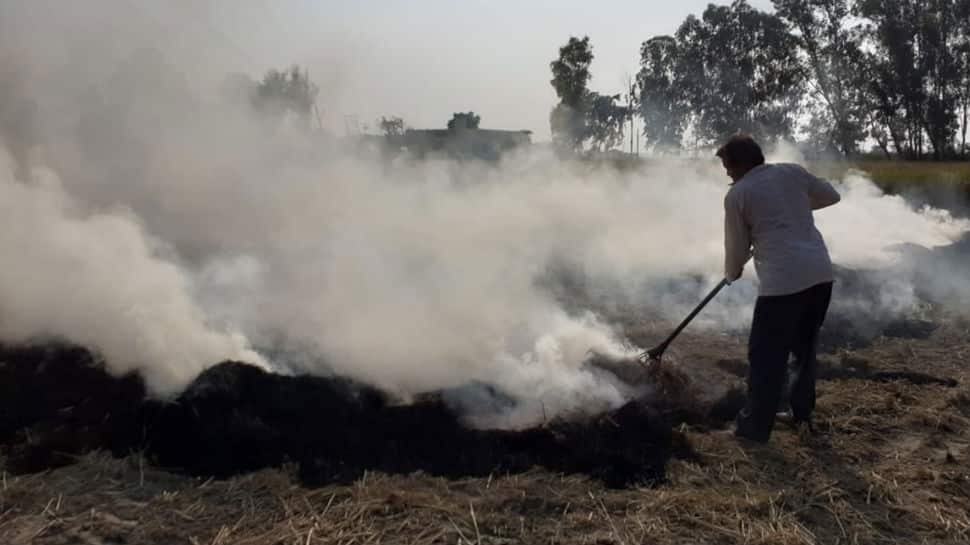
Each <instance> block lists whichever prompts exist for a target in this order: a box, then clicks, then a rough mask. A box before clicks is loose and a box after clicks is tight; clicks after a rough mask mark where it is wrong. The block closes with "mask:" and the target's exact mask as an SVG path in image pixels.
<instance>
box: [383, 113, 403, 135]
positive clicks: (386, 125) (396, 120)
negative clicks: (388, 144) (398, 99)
mask: <svg viewBox="0 0 970 545" xmlns="http://www.w3.org/2000/svg"><path fill="white" fill-rule="evenodd" d="M377 125H378V126H379V127H380V128H381V132H382V133H384V136H387V137H392V136H403V135H404V120H403V119H401V118H400V117H390V118H388V117H381V120H380V121H378V122H377Z"/></svg>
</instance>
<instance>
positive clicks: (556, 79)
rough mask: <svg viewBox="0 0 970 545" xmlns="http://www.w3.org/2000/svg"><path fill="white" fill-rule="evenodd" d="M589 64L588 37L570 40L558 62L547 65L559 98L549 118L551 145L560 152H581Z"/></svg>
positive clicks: (589, 76)
mask: <svg viewBox="0 0 970 545" xmlns="http://www.w3.org/2000/svg"><path fill="white" fill-rule="evenodd" d="M592 63H593V46H592V45H591V44H590V43H589V36H583V38H582V39H579V38H576V37H575V36H573V37H570V38H569V41H568V42H567V43H566V45H564V46H562V47H560V48H559V58H557V59H556V60H554V61H552V62H551V63H549V68H550V69H551V70H552V80H551V81H550V83H551V84H552V87H553V89H555V90H556V96H558V97H559V104H557V105H556V107H555V108H553V110H552V112H551V113H550V114H549V125H550V128H551V130H552V137H553V141H554V142H556V144H557V145H558V146H559V147H561V148H563V149H568V150H571V151H576V150H578V149H581V148H582V146H583V142H584V141H585V140H586V138H587V136H588V132H587V126H586V111H587V106H588V99H589V89H588V88H587V85H588V84H589V80H590V78H591V75H590V71H589V68H590V65H591V64H592Z"/></svg>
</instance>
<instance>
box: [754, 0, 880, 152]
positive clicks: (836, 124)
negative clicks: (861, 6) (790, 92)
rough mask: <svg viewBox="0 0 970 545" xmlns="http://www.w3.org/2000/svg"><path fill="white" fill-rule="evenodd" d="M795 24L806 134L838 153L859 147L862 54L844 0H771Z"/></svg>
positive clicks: (863, 91) (863, 114)
mask: <svg viewBox="0 0 970 545" xmlns="http://www.w3.org/2000/svg"><path fill="white" fill-rule="evenodd" d="M773 4H774V7H775V12H776V13H777V14H778V16H779V17H781V18H782V19H783V20H784V21H785V22H787V23H788V24H789V25H790V26H791V28H792V29H793V30H794V36H795V38H796V39H797V43H798V45H799V48H800V49H801V51H802V53H803V58H802V62H803V63H804V70H805V72H806V75H805V78H806V81H807V82H808V86H809V90H808V96H807V101H808V110H809V113H810V121H809V123H808V126H807V129H808V132H809V134H810V137H812V138H813V139H815V140H817V141H818V142H819V143H820V144H822V147H828V148H834V149H836V150H838V151H839V152H841V153H843V154H846V155H848V154H852V153H855V152H856V151H857V150H858V146H859V143H860V142H861V141H862V140H863V139H864V138H865V125H866V118H867V112H868V110H867V108H866V106H867V104H866V85H867V81H866V77H867V70H866V65H865V63H864V62H863V61H864V58H865V57H864V55H863V53H862V50H861V48H860V41H861V40H860V38H859V34H858V32H856V31H855V28H854V27H853V26H852V25H851V24H850V15H851V11H850V6H849V2H848V0H773Z"/></svg>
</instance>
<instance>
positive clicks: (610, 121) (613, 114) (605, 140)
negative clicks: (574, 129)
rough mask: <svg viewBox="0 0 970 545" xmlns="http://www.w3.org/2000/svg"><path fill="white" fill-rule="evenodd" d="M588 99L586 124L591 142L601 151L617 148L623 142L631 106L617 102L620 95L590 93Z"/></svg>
mask: <svg viewBox="0 0 970 545" xmlns="http://www.w3.org/2000/svg"><path fill="white" fill-rule="evenodd" d="M587 100H588V105H587V112H586V118H587V123H586V125H587V135H588V137H589V139H590V143H591V144H592V146H593V147H594V148H595V149H597V150H599V151H607V150H611V149H613V148H615V147H616V146H617V145H618V144H620V143H622V142H623V124H624V123H625V122H626V120H627V118H628V117H629V112H630V110H629V108H627V107H626V106H622V105H620V104H618V103H617V101H618V100H620V95H601V94H599V93H590V94H589V95H588V96H587Z"/></svg>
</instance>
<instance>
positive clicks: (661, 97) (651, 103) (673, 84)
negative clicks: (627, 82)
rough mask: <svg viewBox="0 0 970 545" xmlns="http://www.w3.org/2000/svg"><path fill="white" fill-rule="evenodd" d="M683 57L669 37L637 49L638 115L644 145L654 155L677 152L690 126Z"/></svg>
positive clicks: (687, 73) (672, 39)
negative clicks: (654, 153)
mask: <svg viewBox="0 0 970 545" xmlns="http://www.w3.org/2000/svg"><path fill="white" fill-rule="evenodd" d="M682 55H683V51H682V50H681V47H680V44H679V43H678V42H677V40H676V39H675V38H673V37H671V36H657V37H656V38H651V39H649V40H647V41H646V42H643V46H642V47H641V48H640V72H639V73H638V74H637V86H638V87H639V89H640V100H639V103H638V113H639V114H640V116H641V117H642V118H643V136H644V141H645V144H646V145H647V148H648V149H649V148H652V149H653V150H654V151H658V152H663V151H675V150H679V149H680V147H681V144H682V142H683V138H684V131H685V130H686V129H687V126H688V124H689V122H690V115H691V104H690V101H689V99H688V96H687V93H686V89H687V78H688V75H689V72H688V70H687V62H686V60H685V59H683V58H682V57H681V56H682Z"/></svg>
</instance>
